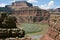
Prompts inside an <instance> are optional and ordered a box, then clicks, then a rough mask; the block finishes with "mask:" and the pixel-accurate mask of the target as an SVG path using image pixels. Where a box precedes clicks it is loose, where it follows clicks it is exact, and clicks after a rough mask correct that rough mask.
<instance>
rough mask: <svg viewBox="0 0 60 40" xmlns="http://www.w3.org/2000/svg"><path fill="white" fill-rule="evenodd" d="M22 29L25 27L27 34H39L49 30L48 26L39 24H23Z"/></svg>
mask: <svg viewBox="0 0 60 40" xmlns="http://www.w3.org/2000/svg"><path fill="white" fill-rule="evenodd" d="M20 27H23V29H24V30H25V32H26V34H31V33H37V32H42V31H45V30H46V29H47V28H48V25H47V24H43V23H40V24H37V23H21V24H20Z"/></svg>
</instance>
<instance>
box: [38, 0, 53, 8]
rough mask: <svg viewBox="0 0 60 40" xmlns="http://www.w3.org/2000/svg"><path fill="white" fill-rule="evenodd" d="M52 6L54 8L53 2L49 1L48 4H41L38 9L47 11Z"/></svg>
mask: <svg viewBox="0 0 60 40" xmlns="http://www.w3.org/2000/svg"><path fill="white" fill-rule="evenodd" d="M52 6H54V1H53V0H51V1H50V2H49V3H48V4H43V5H40V6H39V7H40V8H42V9H49V8H51V7H52Z"/></svg>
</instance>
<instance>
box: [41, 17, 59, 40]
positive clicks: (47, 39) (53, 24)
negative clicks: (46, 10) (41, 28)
mask: <svg viewBox="0 0 60 40" xmlns="http://www.w3.org/2000/svg"><path fill="white" fill-rule="evenodd" d="M49 25H50V26H49V29H48V31H47V33H46V34H45V35H44V36H43V37H42V38H41V39H40V40H60V18H59V17H58V18H57V19H56V18H55V19H54V20H50V22H49Z"/></svg>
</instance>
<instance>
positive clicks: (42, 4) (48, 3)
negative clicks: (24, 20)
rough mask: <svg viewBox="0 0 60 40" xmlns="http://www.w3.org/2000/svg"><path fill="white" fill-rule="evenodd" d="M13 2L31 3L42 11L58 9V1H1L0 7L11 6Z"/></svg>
mask: <svg viewBox="0 0 60 40" xmlns="http://www.w3.org/2000/svg"><path fill="white" fill-rule="evenodd" d="M15 1H27V2H30V3H32V4H33V5H34V6H39V7H40V8H42V9H51V8H58V7H60V0H1V1H0V7H4V6H5V5H11V3H12V2H15Z"/></svg>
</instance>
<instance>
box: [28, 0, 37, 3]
mask: <svg viewBox="0 0 60 40" xmlns="http://www.w3.org/2000/svg"><path fill="white" fill-rule="evenodd" d="M27 2H30V3H33V2H38V1H37V0H27Z"/></svg>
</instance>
